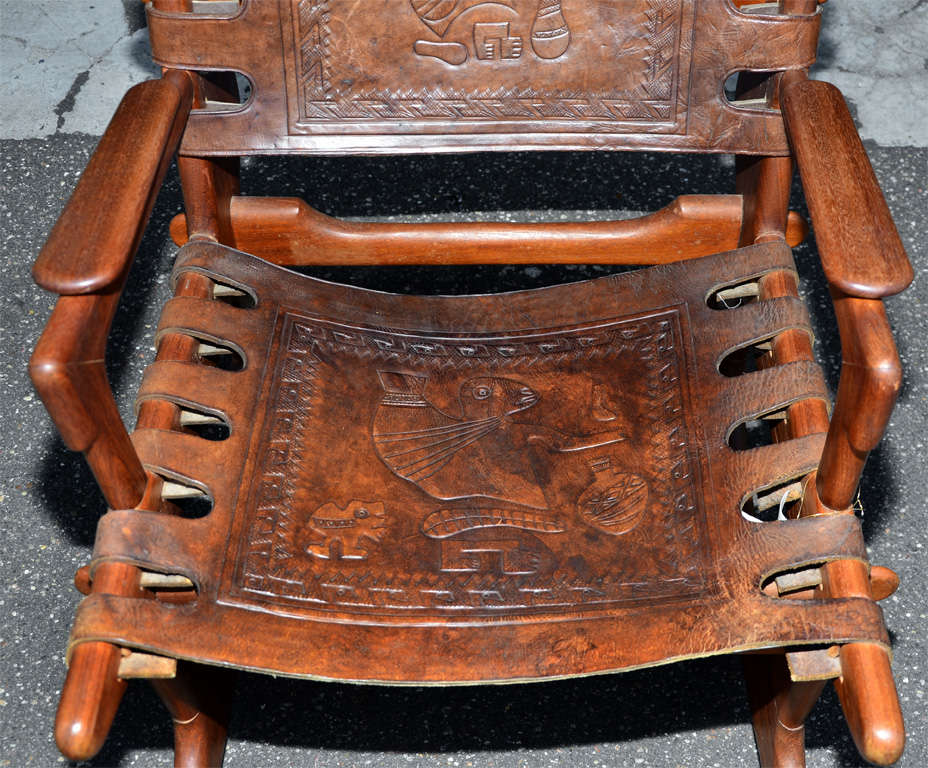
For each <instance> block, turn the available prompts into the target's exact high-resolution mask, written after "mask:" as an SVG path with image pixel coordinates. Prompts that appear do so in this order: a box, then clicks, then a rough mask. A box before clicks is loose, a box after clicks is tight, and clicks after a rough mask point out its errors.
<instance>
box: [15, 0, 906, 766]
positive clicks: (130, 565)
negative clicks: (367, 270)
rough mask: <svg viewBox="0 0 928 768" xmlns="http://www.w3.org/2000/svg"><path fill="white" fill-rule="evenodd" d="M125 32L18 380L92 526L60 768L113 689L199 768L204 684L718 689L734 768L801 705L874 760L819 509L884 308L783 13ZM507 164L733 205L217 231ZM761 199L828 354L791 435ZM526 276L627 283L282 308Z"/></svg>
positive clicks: (345, 10)
mask: <svg viewBox="0 0 928 768" xmlns="http://www.w3.org/2000/svg"><path fill="white" fill-rule="evenodd" d="M373 6H376V7H373ZM372 8H373V10H372ZM148 19H149V29H150V35H151V42H152V49H153V54H154V57H155V60H156V61H157V62H158V63H159V64H160V65H161V66H162V67H163V69H164V76H163V78H161V79H160V80H155V81H150V82H148V83H144V84H142V85H140V86H137V87H135V88H133V89H132V90H130V91H129V93H128V94H127V95H126V97H125V99H124V100H123V103H122V105H121V106H120V108H119V110H118V111H117V113H116V115H115V117H114V118H113V121H112V123H111V124H110V127H109V128H108V129H107V132H106V134H105V135H104V137H103V139H102V140H101V142H100V145H99V146H98V148H97V151H96V152H95V154H94V157H93V158H92V160H91V162H90V164H89V166H88V169H87V171H86V172H85V173H84V175H83V177H82V178H81V181H80V182H79V184H78V186H77V189H76V190H75V193H74V195H73V196H72V199H71V201H70V202H69V204H68V207H67V208H66V210H65V211H64V212H63V214H62V216H61V218H60V219H59V221H58V223H57V224H56V225H55V228H54V229H53V231H52V233H51V234H50V236H49V239H48V242H47V243H46V246H45V248H44V249H43V251H42V253H41V254H40V256H39V259H38V261H37V263H36V266H35V270H34V272H35V277H36V280H37V281H38V282H39V284H40V285H42V286H43V287H45V288H47V289H49V290H53V291H56V292H58V293H59V294H60V299H59V301H58V303H57V305H56V308H55V311H54V313H53V315H52V317H51V319H50V320H49V324H48V327H47V329H46V331H45V333H44V334H43V336H42V338H41V339H40V341H39V343H38V345H37V348H36V351H35V354H34V356H33V360H32V368H31V372H32V376H33V379H34V381H35V384H36V387H37V389H38V390H39V393H40V394H41V396H42V398H43V400H44V402H45V404H46V406H47V407H48V409H49V411H50V413H51V414H52V416H53V418H54V420H55V422H56V424H57V426H58V427H59V429H60V431H61V433H62V436H63V438H64V440H65V442H66V443H67V444H68V446H69V447H71V448H73V449H75V450H80V451H83V452H84V454H85V456H86V458H87V460H88V463H89V464H90V466H91V468H92V470H93V472H94V474H95V477H96V478H97V480H98V482H99V484H100V486H101V489H102V491H103V493H104V496H105V497H106V501H107V504H108V505H109V507H110V511H109V512H107V513H106V514H105V515H104V516H103V518H102V520H101V522H100V526H99V530H98V535H97V541H96V545H95V549H94V556H93V561H92V563H91V564H90V566H89V567H86V568H84V569H81V570H80V571H79V572H78V576H77V579H76V581H77V583H78V586H79V588H80V589H81V590H82V591H83V592H84V593H85V594H87V597H86V598H85V599H84V601H83V602H82V603H81V604H80V606H79V608H78V611H77V619H76V621H75V624H74V628H73V632H72V638H71V643H70V646H69V652H68V657H69V670H68V677H67V680H66V681H65V685H64V687H63V690H62V699H61V704H60V706H59V711H58V718H57V723H56V738H57V741H58V744H59V746H60V747H61V749H62V751H63V752H64V753H65V754H66V755H68V756H69V757H71V758H73V759H85V758H88V757H90V756H92V755H93V754H94V753H95V752H96V751H97V750H99V748H100V746H101V745H102V743H103V739H104V738H105V736H106V733H107V731H108V730H109V727H110V724H111V723H112V720H113V717H114V715H115V712H116V709H117V707H118V704H119V701H120V699H121V697H122V695H123V692H124V690H125V687H126V681H127V680H128V679H131V678H146V679H149V680H151V681H152V682H153V684H154V685H155V687H156V689H157V690H158V693H159V694H160V695H161V697H162V699H163V701H164V702H165V704H166V705H167V707H168V709H169V710H170V711H171V713H172V716H173V718H174V731H175V760H176V764H177V765H179V766H180V765H184V766H188V765H213V764H217V763H219V762H221V760H222V755H223V750H224V745H225V737H226V725H227V721H228V715H229V706H230V703H231V700H232V699H231V696H230V694H229V692H228V686H229V678H228V676H227V675H225V674H224V673H223V672H222V669H221V668H223V667H237V668H242V669H249V670H260V671H265V672H269V673H271V674H286V675H293V676H301V677H312V678H324V679H332V680H349V681H372V682H380V683H410V682H419V683H440V684H457V683H467V682H501V681H513V680H542V679H549V678H556V677H563V676H568V675H584V674H591V673H597V672H608V671H619V670H625V669H630V668H634V667H640V666H647V665H652V664H657V663H662V662H669V661H675V660H679V659H684V658H691V657H696V656H705V655H711V654H719V653H731V652H739V653H742V654H743V658H744V665H745V670H746V678H747V682H748V691H749V696H750V699H751V708H752V717H753V723H754V728H755V734H756V736H757V742H758V749H759V753H760V756H761V761H762V762H763V763H764V764H784V765H785V764H791V765H801V764H802V762H803V760H804V743H803V739H804V737H803V722H804V720H805V718H806V716H807V714H808V712H809V710H810V709H811V707H812V705H813V704H814V702H815V700H816V698H817V697H818V694H819V692H820V691H821V689H822V687H823V685H824V683H825V681H827V680H831V679H834V680H835V685H836V688H837V690H838V694H839V697H840V699H841V703H842V707H843V708H844V711H845V713H846V715H847V718H848V723H849V726H850V728H851V732H852V734H853V736H854V739H855V742H856V743H857V746H858V748H859V749H860V751H861V753H862V754H863V755H864V756H865V757H866V758H867V759H868V760H871V761H874V762H880V763H890V762H892V761H894V760H895V759H897V758H898V756H899V755H900V754H901V750H902V746H903V743H904V729H903V725H902V716H901V712H900V710H899V704H898V699H897V697H896V693H895V688H894V684H893V680H892V673H891V671H890V666H889V647H888V638H887V633H886V629H885V627H884V625H883V620H882V615H881V613H880V610H879V608H878V607H877V605H876V603H875V602H874V600H875V599H877V598H880V597H885V596H886V595H887V594H890V593H891V592H892V590H893V589H894V588H895V584H896V582H897V579H895V576H894V574H892V572H891V571H889V570H888V569H880V568H872V569H871V568H870V565H869V563H868V562H867V558H866V551H865V548H864V544H863V541H862V538H861V533H860V526H859V524H858V522H857V520H856V518H855V517H854V515H853V508H852V507H853V499H854V494H855V491H856V486H857V483H858V480H859V477H860V473H861V471H862V468H863V465H864V462H865V460H866V457H867V453H868V452H869V451H870V450H871V449H872V448H873V447H874V446H875V445H876V443H877V441H878V440H879V439H880V436H881V434H882V432H883V429H884V427H885V425H886V423H887V421H888V419H889V414H890V412H891V409H892V405H893V402H894V400H895V395H896V392H897V391H898V388H899V385H900V377H901V372H900V369H899V361H898V356H897V354H896V350H895V347H894V344H893V341H892V335H891V333H890V330H889V325H888V322H887V320H886V316H885V312H884V310H883V306H882V302H881V299H882V298H883V297H886V296H889V295H892V294H893V293H896V292H898V291H900V290H902V289H903V288H904V287H905V286H906V285H907V284H908V282H909V281H910V280H911V278H912V271H911V267H910V266H909V264H908V261H907V259H906V256H905V253H904V251H903V249H902V245H901V242H900V240H899V237H898V234H897V233H896V231H895V227H894V225H893V223H892V220H891V218H890V215H889V212H888V209H887V207H886V204H885V201H884V200H883V198H882V195H881V193H880V190H879V187H878V185H877V183H876V179H875V177H874V175H873V171H872V169H871V168H870V166H869V162H868V160H867V157H866V153H865V151H864V149H863V146H862V144H861V142H860V139H859V138H858V137H857V135H856V131H855V129H854V125H853V121H852V119H851V117H850V114H849V113H848V110H847V107H846V105H845V104H844V102H843V100H842V99H841V96H840V94H839V93H838V91H837V90H836V89H834V88H833V87H832V86H828V85H827V84H824V83H818V82H814V81H811V80H809V79H808V77H807V69H808V67H809V66H810V64H811V63H812V62H813V61H814V59H815V48H816V43H817V38H818V29H819V22H820V14H819V13H818V2H817V0H780V2H779V3H776V4H774V3H757V2H753V1H752V0H609V1H608V2H606V1H605V0H603V1H602V2H596V3H574V2H570V1H569V0H537V2H536V0H507V1H506V2H480V1H479V0H412V2H410V3H407V2H405V1H403V2H399V1H398V2H396V3H391V4H388V3H386V2H382V3H379V4H372V3H358V2H355V1H354V0H289V1H288V0H243V2H237V1H236V0H231V1H229V0H196V2H191V0H153V2H152V3H151V4H149V6H148ZM235 73H238V75H239V76H240V77H244V78H245V79H247V81H248V83H249V85H250V93H249V95H247V96H246V97H240V96H239V90H238V86H237V81H236V78H235V77H234V76H233V75H234V74H235ZM733 73H738V77H737V80H738V85H737V87H736V88H735V89H734V90H735V92H734V93H732V94H726V89H725V83H726V81H727V80H728V79H729V78H730V76H731V75H732V74H733ZM541 149H580V150H591V149H615V150H619V149H626V150H627V149H649V150H658V151H670V150H683V151H694V152H727V153H734V154H735V155H736V157H737V159H736V170H737V174H736V175H737V188H736V190H735V191H736V192H737V194H732V195H718V196H708V195H697V196H682V197H680V198H678V199H677V200H676V201H675V202H674V203H673V204H671V205H669V206H667V207H666V208H664V209H662V210H661V211H657V212H655V213H652V214H649V215H646V216H643V217H640V218H639V219H636V220H631V221H618V222H594V223H583V222H578V223H563V222H558V223H548V224H511V223H496V224H487V223H468V224H404V223H382V222H379V223H371V222H341V221H336V220H334V219H331V218H329V217H326V216H323V215H322V214H320V213H318V212H316V211H313V210H312V209H310V208H309V207H308V206H307V205H306V204H305V203H302V202H301V201H298V200H294V199H292V198H254V197H247V196H243V195H241V194H239V192H240V190H239V175H238V168H239V166H238V158H239V157H240V156H243V155H249V154H265V153H267V154H289V153H303V154H368V153H406V154H412V153H422V152H430V151H434V152H452V151H461V152H479V151H485V150H494V151H503V150H541ZM175 151H176V152H177V153H178V161H177V162H178V169H179V172H180V177H181V182H182V186H183V191H184V198H185V212H184V214H183V215H181V216H179V217H177V218H176V219H175V221H174V223H173V224H172V235H173V236H174V238H175V240H176V241H177V242H178V244H183V243H186V245H185V246H184V247H183V249H182V250H181V252H180V254H179V256H178V261H177V267H176V270H175V297H174V298H173V299H171V300H170V301H169V302H168V303H167V305H166V306H165V309H164V312H163V314H162V318H161V324H160V326H159V333H158V352H157V357H156V360H155V362H154V363H152V365H151V366H150V367H149V368H148V370H147V372H146V374H145V376H144V379H143V381H142V383H141V388H140V393H139V398H138V423H137V426H136V429H135V430H134V432H133V433H132V435H131V437H130V435H129V434H128V432H127V430H126V429H125V427H124V426H123V424H122V422H121V420H120V417H119V412H118V410H117V408H116V405H115V402H114V400H113V396H112V393H111V392H110V390H109V386H108V383H107V380H106V373H105V367H104V362H103V358H104V352H105V349H106V336H107V333H108V330H109V326H110V323H111V321H112V318H113V315H114V313H115V310H116V306H117V303H118V300H119V295H120V292H121V289H122V286H123V284H124V282H125V279H126V274H127V272H128V270H129V266H130V264H131V260H132V257H133V254H134V251H135V248H136V246H137V244H138V241H139V238H140V237H141V233H142V230H143V229H144V226H145V223H146V221H147V218H148V215H149V213H150V211H151V207H152V205H153V204H154V200H155V196H156V192H157V189H158V187H159V185H160V183H161V180H162V179H163V177H164V174H165V172H166V170H167V167H168V165H169V163H170V160H171V157H172V156H173V154H174V153H175ZM477 161H478V162H479V156H478V160H477ZM794 163H795V164H796V165H797V166H798V168H799V170H800V173H801V176H802V181H803V187H804V190H805V194H806V197H807V201H808V205H809V210H810V213H811V216H812V220H813V224H814V226H815V229H816V238H817V243H818V250H819V255H820V257H821V261H822V266H823V268H824V273H825V277H826V279H827V281H828V284H829V289H830V291H831V294H832V296H833V298H834V308H835V314H836V317H837V320H838V327H839V332H840V335H841V344H842V354H843V358H844V367H843V369H842V377H841V384H840V386H839V390H838V395H837V399H836V402H835V406H834V409H833V410H831V411H830V410H829V407H828V397H827V392H826V390H825V387H824V384H823V381H822V376H821V373H820V371H819V369H818V368H817V366H816V365H815V364H814V362H813V356H812V346H811V338H810V332H809V327H808V321H807V315H806V313H805V310H804V309H803V307H802V304H801V302H800V300H799V299H798V287H797V276H796V274H795V270H794V266H793V263H792V259H791V256H790V251H789V245H794V244H796V243H797V242H799V241H800V240H801V238H802V236H803V234H804V225H803V223H802V222H801V221H800V220H799V218H798V216H797V215H796V214H794V213H791V212H789V210H788V203H789V193H790V180H791V177H792V174H793V170H794ZM552 262H557V263H608V264H644V265H655V266H650V267H649V268H647V269H641V270H638V271H635V272H628V273H623V274H620V275H614V276H612V277H608V278H602V279H599V280H593V281H588V282H581V283H574V284H569V285H563V286H558V287H553V288H544V289H537V290H532V291H521V292H516V293H507V294H496V295H482V296H459V297H434V296H432V297H421V296H397V295H390V294H385V293H378V292H374V291H369V290H362V289H359V288H354V287H350V286H344V285H335V284H332V283H326V282H323V281H320V280H315V279H311V278H309V277H305V276H302V275H300V274H298V273H297V272H293V271H289V270H288V269H285V267H299V266H307V265H320V264H349V265H359V264H393V265H400V266H404V267H407V268H409V267H413V266H415V265H418V264H486V263H489V264H507V263H522V264H524V263H552ZM221 361H224V362H221ZM762 424H766V425H769V427H764V428H762V429H758V426H759V425H762ZM188 498H199V499H201V500H202V499H206V500H208V501H209V503H210V504H211V508H210V509H209V510H208V512H206V513H204V512H203V510H202V509H201V510H200V512H199V513H197V514H194V513H192V512H190V511H189V510H188V511H187V512H185V509H184V502H183V500H184V499H188Z"/></svg>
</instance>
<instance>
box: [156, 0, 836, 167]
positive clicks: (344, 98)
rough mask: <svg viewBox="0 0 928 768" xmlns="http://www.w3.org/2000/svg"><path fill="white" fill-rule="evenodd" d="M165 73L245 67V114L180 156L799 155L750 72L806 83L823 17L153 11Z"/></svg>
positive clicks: (707, 5) (402, 6) (385, 6)
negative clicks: (734, 78) (801, 75)
mask: <svg viewBox="0 0 928 768" xmlns="http://www.w3.org/2000/svg"><path fill="white" fill-rule="evenodd" d="M148 23H149V29H150V33H151V44H152V50H153V53H154V58H155V60H156V61H157V62H158V63H159V64H161V65H163V66H165V67H169V68H172V69H193V70H201V71H202V70H212V69H226V70H235V71H238V72H241V73H243V74H244V75H246V76H247V77H248V78H249V80H250V81H251V83H252V86H253V91H252V95H251V97H250V99H249V100H248V102H247V103H246V104H245V105H244V106H243V107H240V108H238V107H231V108H230V107H229V106H228V105H227V107H226V108H225V110H222V108H221V106H220V107H219V111H217V110H216V108H215V107H214V108H213V109H210V110H199V111H195V112H194V113H193V115H192V116H191V119H190V123H189V125H188V128H187V131H186V133H185V135H184V140H183V144H182V147H181V152H182V153H183V154H188V155H228V154H242V153H247V152H274V153H280V152H296V151H299V152H303V153H345V152H403V153H412V152H426V151H428V152H435V151H482V150H490V149H496V150H501V149H505V150H518V149H601V148H612V149H629V148H635V149H687V150H702V151H713V152H739V153H743V154H764V155H785V154H788V152H789V147H788V143H787V140H786V134H785V131H784V127H783V121H782V119H781V117H780V114H779V112H778V111H777V110H775V109H771V108H769V107H768V106H767V105H765V104H763V103H756V102H754V103H750V104H745V105H741V106H738V107H736V106H733V105H732V104H731V103H730V102H728V101H727V99H726V97H725V94H724V89H723V85H724V82H725V80H726V78H727V77H728V76H729V75H731V74H732V73H734V72H738V71H740V70H764V71H779V70H792V69H802V68H805V67H808V66H809V65H810V64H812V62H813V61H814V60H815V49H816V45H817V41H818V29H819V16H818V15H817V14H816V13H812V14H805V15H788V14H780V13H777V11H776V8H774V9H773V10H771V8H770V6H764V7H763V8H756V9H755V10H754V12H750V7H745V8H742V9H740V10H739V9H737V8H735V7H734V6H733V5H732V4H731V3H729V2H728V0H610V2H595V3H594V2H585V1H581V0H506V2H493V3H490V2H482V1H481V0H441V2H434V0H391V2H386V0H376V1H375V2H371V1H366V2H363V3H359V2H356V1H355V0H289V2H288V1H287V0H280V1H279V2H278V0H247V1H246V2H244V3H243V4H242V7H241V10H240V11H239V12H238V13H236V14H235V15H233V16H226V17H222V16H217V15H208V14H207V15H203V14H191V13H176V12H168V11H165V10H157V9H153V8H151V7H149V13H148Z"/></svg>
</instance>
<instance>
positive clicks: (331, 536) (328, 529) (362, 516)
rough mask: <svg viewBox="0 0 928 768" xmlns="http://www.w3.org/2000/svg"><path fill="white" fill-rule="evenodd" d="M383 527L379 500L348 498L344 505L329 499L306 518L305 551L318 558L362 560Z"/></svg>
mask: <svg viewBox="0 0 928 768" xmlns="http://www.w3.org/2000/svg"><path fill="white" fill-rule="evenodd" d="M386 527H387V516H386V514H384V505H383V502H380V501H374V502H370V501H352V502H351V503H349V504H348V506H346V507H345V508H344V509H341V508H340V507H338V506H337V505H336V504H333V503H331V502H330V503H328V504H324V505H322V506H321V507H319V509H317V510H316V511H315V512H314V513H313V515H312V517H310V518H309V535H310V537H311V539H312V540H311V541H310V543H309V545H308V546H307V547H306V552H307V553H308V554H310V555H312V556H313V557H318V558H320V559H321V560H365V559H367V556H368V553H369V550H370V549H371V548H372V547H374V546H376V545H377V544H379V543H380V540H381V538H382V537H383V529H384V528H386Z"/></svg>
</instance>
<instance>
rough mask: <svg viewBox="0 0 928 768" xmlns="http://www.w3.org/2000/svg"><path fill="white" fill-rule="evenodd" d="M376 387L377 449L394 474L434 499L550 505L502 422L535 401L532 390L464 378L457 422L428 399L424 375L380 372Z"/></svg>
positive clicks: (498, 380) (505, 382)
mask: <svg viewBox="0 0 928 768" xmlns="http://www.w3.org/2000/svg"><path fill="white" fill-rule="evenodd" d="M380 381H381V384H382V385H383V388H384V396H383V399H382V400H381V402H380V405H379V406H378V408H377V412H376V414H375V415H374V429H373V437H374V448H375V450H376V451H377V455H378V456H379V457H380V458H381V460H382V461H383V462H384V464H386V465H387V466H388V467H389V468H390V469H391V470H392V471H393V472H394V473H395V474H397V475H399V476H400V477H402V478H404V479H406V480H409V481H410V482H413V483H415V484H416V485H418V486H419V487H420V488H422V490H424V491H425V492H426V493H428V494H429V495H431V496H434V497H435V498H438V499H457V498H464V497H467V496H486V497H487V498H494V499H500V500H503V501H514V502H516V503H519V504H525V505H527V506H529V507H535V508H538V509H544V508H545V507H546V506H547V505H546V503H545V497H544V494H543V493H542V490H541V488H540V487H539V486H538V484H537V483H536V482H534V473H533V471H532V468H531V466H530V465H529V462H528V457H527V456H526V455H525V451H524V450H522V449H521V446H519V447H517V445H516V443H515V442H514V439H513V435H512V434H511V430H510V429H509V427H510V426H511V421H510V420H509V419H508V418H507V417H509V416H511V415H512V414H514V413H518V412H519V411H524V410H526V409H528V408H531V407H532V406H533V405H534V404H535V403H537V402H538V395H537V394H536V393H535V391H534V390H533V389H532V388H531V387H528V386H526V385H525V384H523V383H522V382H519V381H516V380H515V379H507V378H501V377H491V376H479V377H476V378H473V379H469V380H468V381H465V382H464V383H463V384H462V385H461V388H460V391H459V400H460V404H461V415H460V416H459V417H458V416H451V415H449V414H447V413H443V412H442V411H440V410H439V409H438V408H436V407H435V406H434V405H432V404H431V403H430V402H429V401H428V400H426V399H425V395H424V388H425V383H426V382H427V381H428V379H427V378H425V377H423V376H415V375H413V374H407V373H394V372H388V371H381V372H380Z"/></svg>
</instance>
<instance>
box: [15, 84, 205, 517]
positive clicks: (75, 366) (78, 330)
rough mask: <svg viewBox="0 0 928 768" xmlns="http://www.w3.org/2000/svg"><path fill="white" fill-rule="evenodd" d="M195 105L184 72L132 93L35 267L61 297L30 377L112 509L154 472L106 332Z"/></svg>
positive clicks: (129, 499)
mask: <svg viewBox="0 0 928 768" xmlns="http://www.w3.org/2000/svg"><path fill="white" fill-rule="evenodd" d="M192 103H193V83H192V80H191V78H190V75H188V74H186V73H184V72H179V71H175V72H168V73H167V74H166V75H165V77H164V78H163V79H162V80H151V81H148V82H146V83H142V84H141V85H137V86H135V87H134V88H132V89H131V90H130V91H129V92H128V93H127V94H126V96H125V98H123V100H122V103H121V104H120V105H119V108H118V109H117V110H116V114H115V116H114V117H113V120H112V121H111V122H110V125H109V127H108V128H107V129H106V133H105V134H104V136H103V138H102V139H101V140H100V144H99V146H98V147H97V150H96V152H95V153H94V155H93V157H92V158H91V160H90V163H89V165H88V166H87V170H86V171H84V174H83V175H82V176H81V179H80V181H79V182H78V185H77V188H76V189H75V190H74V194H73V195H72V196H71V200H70V201H69V202H68V205H67V207H66V208H65V210H64V213H63V214H62V215H61V217H60V218H59V219H58V222H57V223H56V224H55V227H54V229H53V230H52V233H51V235H49V238H48V241H47V242H46V244H45V247H44V248H43V249H42V252H41V253H40V254H39V258H38V260H37V261H36V264H35V267H34V268H33V274H34V276H35V280H36V282H37V283H38V284H39V285H41V286H42V287H43V288H47V289H48V290H51V291H55V292H57V293H59V294H62V295H61V298H59V299H58V303H57V305H56V306H55V310H54V312H53V313H52V316H51V318H50V319H49V321H48V325H47V326H46V328H45V331H44V332H43V334H42V337H41V338H40V339H39V343H38V344H37V345H36V349H35V352H34V353H33V355H32V359H31V361H30V366H29V368H30V374H31V376H32V381H33V383H34V384H35V387H36V390H37V391H38V393H39V395H40V397H41V398H42V400H43V402H44V403H45V406H46V408H47V409H48V412H49V414H50V415H51V417H52V419H53V420H54V422H55V424H56V426H57V427H58V429H59V431H60V432H61V435H62V438H63V439H64V441H65V443H66V444H67V445H68V447H69V448H71V449H72V450H77V451H82V452H83V453H84V455H85V458H86V459H87V463H88V464H89V465H90V468H91V469H92V470H93V473H94V475H95V476H96V478H97V481H98V483H99V485H100V488H101V490H102V491H103V495H104V496H105V497H106V501H107V503H108V504H109V505H110V506H111V507H113V508H114V509H124V508H131V507H133V506H135V505H136V504H137V503H138V502H139V500H140V499H141V498H142V495H143V494H144V491H145V488H146V485H147V476H146V473H145V471H144V469H143V467H142V465H141V463H140V462H139V459H138V457H137V456H136V454H135V451H134V449H133V447H132V443H131V442H130V440H129V435H128V433H127V431H126V428H125V425H124V424H123V423H122V421H121V419H120V417H119V410H118V409H117V407H116V402H115V400H114V399H113V393H112V392H111V390H110V387H109V383H108V382H107V378H106V369H105V365H104V360H103V358H104V352H105V350H106V337H107V334H108V333H109V329H110V325H111V323H112V320H113V315H114V313H115V312H116V306H117V304H118V302H119V295H120V293H121V291H122V286H123V283H124V281H125V277H126V273H127V272H128V270H129V265H130V264H131V262H132V258H133V256H134V255H135V251H136V248H137V247H138V242H139V239H140V238H141V236H142V231H143V230H144V228H145V223H146V221H147V220H148V216H149V214H150V212H151V208H152V205H153V204H154V200H155V197H156V195H157V192H158V188H159V186H160V184H161V181H162V180H163V178H164V174H165V172H166V170H167V166H168V164H169V163H170V160H171V157H172V156H173V154H174V151H175V149H176V148H177V145H178V143H179V142H180V137H181V134H182V133H183V129H184V125H185V124H186V121H187V116H188V114H189V113H190V108H191V105H192Z"/></svg>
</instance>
